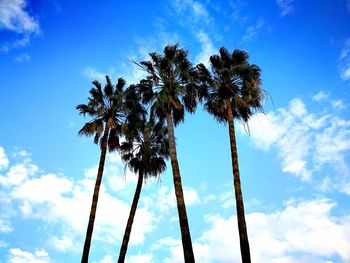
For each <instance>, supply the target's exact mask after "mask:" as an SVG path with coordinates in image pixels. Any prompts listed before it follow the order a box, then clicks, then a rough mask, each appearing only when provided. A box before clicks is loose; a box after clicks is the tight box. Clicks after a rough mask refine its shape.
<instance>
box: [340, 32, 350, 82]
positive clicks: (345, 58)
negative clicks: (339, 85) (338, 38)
mask: <svg viewBox="0 0 350 263" xmlns="http://www.w3.org/2000/svg"><path fill="white" fill-rule="evenodd" d="M339 70H340V77H341V78H342V79H343V80H350V38H348V39H346V40H345V43H344V47H343V49H342V51H341V54H340V58H339Z"/></svg>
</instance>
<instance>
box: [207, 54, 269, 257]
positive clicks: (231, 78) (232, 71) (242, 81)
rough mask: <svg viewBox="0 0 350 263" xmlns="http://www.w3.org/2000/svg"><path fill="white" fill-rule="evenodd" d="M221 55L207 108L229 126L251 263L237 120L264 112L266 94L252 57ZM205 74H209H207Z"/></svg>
mask: <svg viewBox="0 0 350 263" xmlns="http://www.w3.org/2000/svg"><path fill="white" fill-rule="evenodd" d="M219 53H220V54H219V55H213V56H211V57H210V63H211V69H212V80H211V85H209V90H208V94H207V101H206V103H205V104H204V107H205V108H206V110H207V111H208V112H209V113H211V114H213V115H214V117H215V118H216V119H217V120H218V121H220V122H224V123H227V122H228V126H229V137H230V147H231V158H232V168H233V179H234V190H235V197H236V210H237V221H238V230H239V239H240V248H241V256H242V262H244V263H248V262H251V259H250V249H249V241H248V234H247V226H246V221H245V215H244V205H243V195H242V190H241V181H240V174H239V167H238V154H237V145H236V137H235V126H234V119H238V120H240V121H243V122H244V123H246V122H247V121H248V119H249V117H250V116H251V115H252V114H253V113H254V111H256V110H260V109H262V99H263V98H264V95H265V93H264V91H263V90H262V88H261V79H260V71H261V70H260V68H259V67H258V66H256V65H254V64H249V62H248V58H249V56H248V54H247V53H246V52H244V51H241V50H234V51H233V53H232V54H230V53H229V52H228V51H227V50H226V49H225V48H223V47H222V48H221V49H220V51H219ZM201 68H202V69H203V68H204V66H203V65H201ZM202 72H204V73H205V70H202Z"/></svg>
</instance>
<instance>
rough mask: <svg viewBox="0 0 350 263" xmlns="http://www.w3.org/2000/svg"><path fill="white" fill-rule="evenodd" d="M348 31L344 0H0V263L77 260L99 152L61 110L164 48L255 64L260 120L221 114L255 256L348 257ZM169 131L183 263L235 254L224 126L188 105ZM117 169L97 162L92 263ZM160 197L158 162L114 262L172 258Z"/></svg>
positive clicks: (117, 223) (170, 217)
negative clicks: (187, 235)
mask: <svg viewBox="0 0 350 263" xmlns="http://www.w3.org/2000/svg"><path fill="white" fill-rule="evenodd" d="M349 24H350V2H349V1H346V0H334V1H316V0H310V1H301V0H270V1H251V0H231V1H213V0H206V1H198V0H173V1H168V0H167V1H132V2H130V1H129V2H127V1H126V2H123V3H121V2H120V1H78V0H77V1H63V0H36V1H29V0H0V121H1V130H0V233H1V235H0V262H22V261H21V260H24V262H76V261H79V258H80V254H81V251H82V242H83V238H84V234H85V228H86V222H87V217H88V210H89V206H90V200H91V196H92V185H93V183H94V178H95V172H96V165H97V164H98V158H99V151H98V147H96V146H95V145H94V144H93V142H92V140H91V139H89V138H81V137H78V136H77V132H78V130H79V128H80V127H81V126H82V125H83V123H84V121H88V119H83V118H82V117H81V116H79V115H78V112H77V111H76V110H75V106H76V105H77V104H80V103H84V102H86V100H87V97H88V91H89V89H90V88H91V81H92V80H94V79H98V80H99V81H101V82H104V79H103V77H104V76H105V75H106V74H108V75H110V76H111V78H112V79H113V81H116V79H117V78H118V77H124V78H125V79H126V80H127V81H128V84H132V83H134V82H137V81H138V80H139V79H140V78H141V77H142V72H140V71H139V70H138V68H137V67H135V65H133V64H132V63H131V61H133V60H136V61H140V60H144V59H147V58H148V55H147V54H148V52H152V51H157V52H160V51H161V50H162V49H163V48H164V46H165V45H167V44H174V43H179V44H180V46H181V47H183V48H185V49H186V50H188V52H189V57H190V59H191V61H192V62H193V63H194V64H196V63H199V62H202V63H205V64H207V65H209V64H208V58H209V56H210V55H212V54H215V53H217V52H218V50H219V48H220V47H221V46H225V47H226V48H227V49H229V50H233V49H235V48H238V49H243V50H245V51H247V52H248V53H249V55H250V62H251V63H255V64H257V65H258V66H259V67H260V68H261V69H262V81H263V88H264V89H265V90H266V91H268V93H269V94H270V95H271V98H272V99H270V100H268V101H267V102H266V104H265V114H257V115H255V116H254V117H253V118H252V119H251V121H250V122H249V127H250V131H251V133H250V136H248V135H247V133H246V132H245V131H244V129H243V127H242V126H241V124H240V123H239V122H237V123H236V126H237V129H236V130H237V140H238V151H239V161H240V170H241V176H242V187H243V194H244V200H245V204H246V212H247V224H248V233H249V237H250V242H251V250H252V257H253V260H254V262H308V263H309V262H350V252H349V251H350V239H349V237H350V230H349V229H350V220H349V218H350V206H349V195H350V168H349V165H348V163H349V160H350V156H349V153H350V151H349V150H350V119H349V117H348V116H349V107H350V104H349V101H350V96H349V94H350V93H349V88H350V87H349V85H350V30H349ZM272 101H273V103H272ZM176 137H177V146H178V155H179V163H180V169H181V173H182V177H183V184H184V187H185V196H186V202H187V208H188V215H189V221H190V227H191V233H192V239H193V243H194V249H195V256H196V259H197V262H240V261H239V260H240V256H239V244H238V233H237V227H236V219H235V207H234V202H233V200H234V199H233V197H234V195H233V187H232V168H231V159H230V152H229V144H228V143H229V140H228V130H227V127H226V126H224V125H222V124H219V123H217V122H216V121H215V120H214V119H213V118H212V117H211V116H209V115H208V114H207V113H206V112H204V111H203V110H202V108H201V106H199V107H198V110H197V112H196V113H195V114H194V115H186V120H185V123H184V124H182V125H180V126H178V127H177V128H176ZM123 171H124V166H123V164H122V163H121V161H120V159H119V158H118V155H117V154H115V155H110V156H109V158H108V162H107V167H106V173H105V176H104V179H103V191H102V195H101V201H100V203H99V205H100V206H99V210H98V218H97V221H96V229H95V232H94V240H93V242H92V250H91V262H104V263H106V262H112V261H115V260H116V256H117V254H118V252H119V247H120V242H121V238H122V234H123V231H124V226H125V224H126V218H127V215H128V213H129V206H130V203H131V198H132V195H133V192H134V188H135V181H136V176H135V175H133V174H131V173H130V172H127V175H126V176H125V175H124V172H123ZM174 198H175V197H174V194H173V187H172V175H171V170H170V169H168V170H167V171H166V172H165V173H164V174H163V175H162V177H161V181H160V182H158V181H152V180H150V181H149V182H148V183H147V184H146V185H145V187H144V190H143V192H142V195H141V200H140V209H139V210H138V211H137V214H136V219H135V220H136V221H135V227H134V229H133V233H132V236H131V244H130V247H129V250H128V258H127V262H140V263H141V262H182V255H181V249H182V248H181V246H180V233H179V226H178V221H177V212H176V206H175V199H174ZM325 241H326V242H325Z"/></svg>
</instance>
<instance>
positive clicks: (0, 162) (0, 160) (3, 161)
mask: <svg viewBox="0 0 350 263" xmlns="http://www.w3.org/2000/svg"><path fill="white" fill-rule="evenodd" d="M8 164H9V160H8V159H7V156H6V153H5V150H4V148H3V147H1V146H0V170H2V169H4V168H7V166H8Z"/></svg>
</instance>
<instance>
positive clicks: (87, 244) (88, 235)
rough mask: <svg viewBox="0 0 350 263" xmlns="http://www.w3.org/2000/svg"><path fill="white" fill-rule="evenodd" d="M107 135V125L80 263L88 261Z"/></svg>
mask: <svg viewBox="0 0 350 263" xmlns="http://www.w3.org/2000/svg"><path fill="white" fill-rule="evenodd" d="M108 133H109V127H108V125H106V127H105V131H104V133H103V139H102V145H101V156H100V163H99V165H98V172H97V178H96V183H95V189H94V195H93V197H92V203H91V209H90V217H89V224H88V227H87V230H86V236H85V243H84V250H83V256H82V258H81V263H87V262H88V260H89V252H90V245H91V237H92V232H93V230H94V222H95V216H96V208H97V202H98V194H99V191H100V186H101V181H102V175H103V169H104V165H105V160H106V153H107V140H108Z"/></svg>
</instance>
